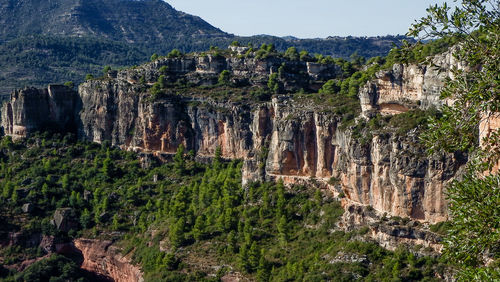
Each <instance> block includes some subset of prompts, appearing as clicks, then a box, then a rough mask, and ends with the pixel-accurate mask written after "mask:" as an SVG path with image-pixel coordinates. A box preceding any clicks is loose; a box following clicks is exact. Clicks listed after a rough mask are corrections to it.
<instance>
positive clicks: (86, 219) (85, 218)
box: [80, 209, 92, 228]
mask: <svg viewBox="0 0 500 282" xmlns="http://www.w3.org/2000/svg"><path fill="white" fill-rule="evenodd" d="M91 223H92V216H91V215H90V212H89V210H88V209H84V210H83V212H82V214H81V215H80V224H81V225H82V227H83V228H89V227H90V225H91Z"/></svg>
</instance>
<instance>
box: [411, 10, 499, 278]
mask: <svg viewBox="0 0 500 282" xmlns="http://www.w3.org/2000/svg"><path fill="white" fill-rule="evenodd" d="M459 2H461V5H459V6H458V7H457V8H455V9H453V10H452V9H450V7H449V6H448V5H447V4H446V3H445V4H443V5H435V6H432V7H430V8H429V10H428V12H429V13H428V15H427V16H426V17H424V18H422V19H420V20H418V21H417V22H416V23H415V24H414V25H413V26H412V28H411V30H410V34H411V35H412V36H421V37H423V38H424V39H425V38H429V37H430V38H432V37H443V38H455V40H456V41H457V42H458V43H457V46H456V47H457V48H455V49H454V50H453V55H454V57H455V59H457V61H460V62H462V64H464V65H466V66H467V68H459V69H457V68H454V69H452V72H453V77H454V78H453V79H452V80H449V81H447V83H446V85H445V87H444V89H443V90H442V92H441V96H442V97H443V98H452V99H453V101H454V102H453V104H452V105H448V106H444V107H443V109H442V112H443V113H442V115H440V116H438V117H434V118H432V119H431V122H430V126H429V130H427V131H426V132H425V135H424V136H423V140H424V142H425V144H426V145H427V146H428V148H429V151H430V152H440V151H448V152H457V151H467V152H469V154H470V155H471V159H470V161H469V163H468V165H467V169H466V171H465V172H464V174H463V176H462V177H461V178H460V179H455V180H454V181H452V183H451V184H450V185H449V186H448V199H449V202H450V205H449V209H450V213H451V216H452V222H451V224H450V229H449V232H448V234H447V236H446V238H445V241H444V246H445V248H444V256H445V257H446V258H447V259H448V260H450V261H451V262H453V263H456V264H457V265H459V266H460V268H461V269H460V270H461V271H460V273H459V274H458V275H457V277H458V279H459V280H462V281H471V280H477V281H498V280H499V279H500V267H499V266H500V245H499V242H500V191H499V189H500V188H499V185H498V183H499V181H500V174H499V171H498V165H499V160H500V129H499V128H495V126H493V127H492V128H491V129H485V128H484V124H488V123H489V122H490V121H492V123H493V124H494V123H495V120H498V118H499V112H500V95H499V93H500V89H499V81H500V77H499V71H498V70H499V66H500V1H498V0H495V1H488V0H477V1H476V0H474V1H473V0H462V1H459ZM415 49H416V50H418V49H419V47H418V46H417V48H415ZM412 52H414V50H411V48H410V53H412ZM481 125H483V126H481ZM478 129H479V130H478ZM478 133H480V134H482V136H478ZM495 167H496V168H495Z"/></svg>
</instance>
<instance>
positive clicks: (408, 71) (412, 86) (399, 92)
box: [359, 52, 464, 116]
mask: <svg viewBox="0 0 500 282" xmlns="http://www.w3.org/2000/svg"><path fill="white" fill-rule="evenodd" d="M453 67H455V68H458V69H461V68H464V66H463V65H462V64H461V63H460V62H458V61H457V60H456V59H455V58H454V57H453V55H452V52H446V53H444V54H440V55H437V56H435V57H433V58H432V59H431V64H422V65H415V64H410V65H403V64H396V65H394V66H393V68H392V70H388V71H380V72H378V73H377V74H376V79H375V80H373V81H370V82H368V83H367V84H366V85H365V86H364V87H363V88H362V89H361V91H360V93H359V98H360V101H361V108H362V111H363V115H364V116H371V115H373V114H376V113H381V114H398V113H402V112H406V111H408V110H409V109H411V108H421V109H428V108H430V107H437V108H439V107H440V106H442V105H443V103H450V101H449V100H440V99H439V94H440V91H441V89H442V88H443V85H444V81H445V79H446V78H449V77H452V73H451V70H452V68H453Z"/></svg>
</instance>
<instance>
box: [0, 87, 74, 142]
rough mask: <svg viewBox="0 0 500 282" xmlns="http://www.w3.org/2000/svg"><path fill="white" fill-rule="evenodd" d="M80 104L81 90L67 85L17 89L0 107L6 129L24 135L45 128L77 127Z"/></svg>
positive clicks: (16, 135)
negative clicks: (0, 107) (77, 113)
mask: <svg viewBox="0 0 500 282" xmlns="http://www.w3.org/2000/svg"><path fill="white" fill-rule="evenodd" d="M77 104H78V94H77V93H76V91H73V90H72V89H70V88H68V87H66V86H61V85H49V86H48V88H47V89H36V88H25V89H23V90H20V91H14V92H13V93H12V94H11V97H10V100H9V101H7V102H6V103H5V104H4V106H3V109H2V111H1V112H2V127H3V130H4V133H5V134H7V135H10V136H12V137H13V138H22V137H26V136H28V135H30V134H31V133H33V132H35V131H38V130H41V129H44V128H52V129H56V130H74V128H75V126H76V116H77V115H76V111H77V110H76V109H77V106H78V105H77Z"/></svg>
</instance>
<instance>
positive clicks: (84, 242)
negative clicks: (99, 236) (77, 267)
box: [73, 239, 144, 282]
mask: <svg viewBox="0 0 500 282" xmlns="http://www.w3.org/2000/svg"><path fill="white" fill-rule="evenodd" d="M73 245H74V248H75V249H76V250H77V251H79V252H81V254H82V256H83V262H82V265H81V268H82V269H84V270H87V271H90V272H91V273H97V274H99V275H102V276H104V277H109V278H111V279H112V281H115V282H142V281H144V279H143V274H142V271H141V269H140V268H139V267H137V266H135V265H133V264H132V262H131V260H130V258H128V257H125V256H123V255H122V254H121V253H120V249H118V248H116V247H115V246H113V245H112V242H110V241H100V240H91V239H76V240H75V241H74V242H73Z"/></svg>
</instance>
